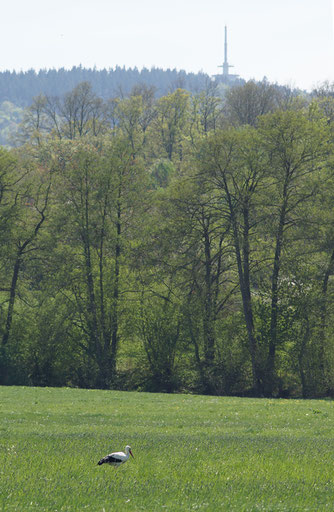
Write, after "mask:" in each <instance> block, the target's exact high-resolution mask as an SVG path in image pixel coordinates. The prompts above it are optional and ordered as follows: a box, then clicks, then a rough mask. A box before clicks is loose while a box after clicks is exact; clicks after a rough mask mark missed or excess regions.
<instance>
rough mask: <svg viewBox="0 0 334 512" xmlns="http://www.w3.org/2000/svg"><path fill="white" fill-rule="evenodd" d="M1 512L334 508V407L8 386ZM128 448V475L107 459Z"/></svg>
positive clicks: (0, 427)
mask: <svg viewBox="0 0 334 512" xmlns="http://www.w3.org/2000/svg"><path fill="white" fill-rule="evenodd" d="M0 403H1V416H0V477H1V479H0V485H1V488H0V491H1V498H0V508H1V510H3V511H19V512H21V511H26V510H27V511H34V510H35V511H58V512H59V511H66V512H70V511H84V510H88V511H99V512H102V511H103V510H104V511H105V512H108V511H114V510H118V511H123V510H124V511H141V510H145V511H164V510H167V511H178V512H182V511H193V510H208V511H238V512H243V511H266V512H267V511H283V510H285V511H289V512H291V511H299V510H305V511H306V510H308V511H321V510H329V511H332V510H334V487H333V469H334V467H333V462H334V429H333V426H334V423H333V421H334V403H333V402H331V401H325V400H320V401H316V400H305V401H299V400H291V401H288V400H266V399H263V400H259V399H241V398H224V397H219V398H217V397H208V396H206V397H204V396H190V395H161V394H148V393H125V392H114V391H91V390H90V391H87V390H77V389H51V388H22V387H21V388H19V387H10V388H9V387H2V388H0ZM126 444H130V445H131V447H132V450H133V453H134V456H135V459H131V460H129V461H128V462H127V463H126V464H125V465H123V466H121V467H120V468H113V467H109V466H107V465H103V466H97V462H98V460H99V459H100V458H101V457H102V456H104V455H106V454H107V453H109V452H111V451H114V450H123V449H124V447H125V445H126Z"/></svg>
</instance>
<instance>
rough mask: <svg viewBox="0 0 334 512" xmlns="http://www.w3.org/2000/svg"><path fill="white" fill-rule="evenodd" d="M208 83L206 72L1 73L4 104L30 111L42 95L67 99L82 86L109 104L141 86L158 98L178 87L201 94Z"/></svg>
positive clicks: (77, 69)
mask: <svg viewBox="0 0 334 512" xmlns="http://www.w3.org/2000/svg"><path fill="white" fill-rule="evenodd" d="M207 80H208V75H206V74H205V73H202V72H200V73H187V72H186V71H183V70H177V69H166V70H163V69H161V68H155V67H152V68H151V69H147V68H143V69H141V70H139V69H137V68H125V67H120V66H116V67H115V68H109V69H101V70H98V69H95V68H93V69H92V68H83V67H82V66H74V67H72V68H71V69H65V68H61V69H40V70H39V71H36V70H35V69H29V70H27V71H19V72H17V71H9V70H7V71H1V72H0V103H2V102H4V101H10V102H11V103H14V104H15V105H16V106H18V107H27V106H29V105H30V104H31V103H32V101H33V99H34V97H35V96H38V95H39V94H45V95H49V96H56V95H63V94H65V93H67V92H69V91H71V90H72V89H73V88H74V87H76V86H77V85H79V84H80V83H81V82H90V84H91V85H92V89H93V91H94V92H95V94H97V95H98V96H99V97H100V98H102V99H105V100H106V99H108V98H110V97H111V96H114V95H116V94H118V95H120V94H122V95H126V94H129V93H130V91H131V89H132V88H133V87H134V86H135V85H137V84H138V83H145V84H146V85H147V86H149V87H154V88H155V89H156V92H157V96H163V95H164V94H167V93H168V92H170V90H171V89H176V88H177V87H182V88H185V89H187V90H189V91H191V92H198V91H199V90H202V89H204V87H205V83H206V81H207Z"/></svg>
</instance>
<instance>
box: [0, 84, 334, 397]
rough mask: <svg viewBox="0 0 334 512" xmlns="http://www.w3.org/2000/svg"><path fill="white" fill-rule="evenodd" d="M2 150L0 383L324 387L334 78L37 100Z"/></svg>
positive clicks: (329, 324) (331, 292) (329, 382)
mask: <svg viewBox="0 0 334 512" xmlns="http://www.w3.org/2000/svg"><path fill="white" fill-rule="evenodd" d="M15 141H16V144H15V148H12V149H5V148H2V149H1V150H0V237H1V244H0V265H1V274H0V276H1V277H0V329H1V332H0V337H1V349H0V383H1V384H20V385H35V386H70V387H71V386H72V387H82V388H100V389H126V390H145V391H163V392H191V393H205V394H215V395H238V396H268V397H277V396H280V397H290V396H302V397H316V396H333V395H334V351H333V348H334V329H333V319H334V318H333V311H334V309H333V304H334V287H333V274H334V222H333V220H334V219H333V199H334V167H333V164H334V160H333V155H334V146H333V141H334V85H331V84H324V85H323V86H321V87H319V89H318V90H316V91H313V94H310V95H305V94H298V93H296V92H295V91H292V90H290V89H289V88H287V87H285V88H282V87H277V86H275V85H272V84H270V83H268V82H266V81H263V82H260V83H256V82H254V81H249V82H247V83H244V84H239V85H237V86H235V87H233V88H231V89H229V90H228V91H227V92H226V93H225V95H224V97H223V98H222V96H221V95H219V94H218V92H217V84H216V83H215V82H211V81H208V80H207V81H206V82H205V86H204V87H203V88H202V89H201V90H199V91H198V92H191V91H189V90H186V89H185V88H182V87H179V88H175V89H174V90H172V91H170V92H166V93H165V94H163V95H161V96H157V95H156V94H155V89H154V87H152V86H151V85H143V84H139V85H134V86H133V87H132V89H131V90H130V92H128V93H127V94H124V95H114V96H112V97H109V98H105V97H103V96H101V95H99V94H98V93H97V92H95V90H94V89H93V87H92V85H91V84H90V83H89V82H88V81H83V82H81V83H79V84H77V85H75V86H74V88H72V90H70V92H65V93H64V94H59V95H58V96H57V95H54V94H52V95H48V94H39V95H37V96H36V97H35V98H34V99H33V100H32V102H31V104H30V106H29V107H28V108H27V109H26V110H25V114H24V118H23V121H22V123H21V124H20V127H19V130H18V131H17V133H16V136H15Z"/></svg>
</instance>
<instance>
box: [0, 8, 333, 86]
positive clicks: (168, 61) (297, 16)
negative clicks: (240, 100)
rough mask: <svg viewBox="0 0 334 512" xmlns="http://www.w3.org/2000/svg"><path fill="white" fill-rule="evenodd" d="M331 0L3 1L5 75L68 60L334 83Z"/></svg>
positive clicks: (1, 61)
mask: <svg viewBox="0 0 334 512" xmlns="http://www.w3.org/2000/svg"><path fill="white" fill-rule="evenodd" d="M333 13H334V0H168V1H166V0H164V1H162V0H56V1H55V0H52V1H50V0H5V1H4V2H3V5H2V6H1V18H2V23H1V31H0V47H1V57H0V71H3V70H7V69H8V70H16V71H21V70H23V71H25V70H28V69H31V68H33V69H36V70H39V69H49V68H56V69H58V68H62V67H64V68H67V69H69V68H71V67H72V66H79V65H80V64H81V65H82V66H83V67H96V68H97V69H102V68H106V69H109V68H115V67H116V66H121V67H123V66H125V67H126V68H128V67H137V68H138V69H142V68H143V67H146V68H148V69H150V68H151V67H159V68H163V69H167V68H172V69H173V68H176V69H178V70H180V69H184V70H185V71H187V72H195V73H196V72H198V71H203V72H205V73H207V74H209V75H214V74H217V73H220V72H221V70H220V68H218V66H219V65H220V64H222V63H223V60H224V26H225V25H226V26H227V31H228V62H229V64H232V65H233V66H234V67H233V68H231V69H230V72H231V73H236V74H238V75H240V77H242V78H244V79H246V80H249V79H252V78H254V79H256V80H262V79H263V78H264V77H266V78H267V79H268V80H269V81H270V82H277V83H279V84H284V85H290V86H293V87H299V88H301V89H306V90H311V89H312V88H313V87H315V86H317V85H319V84H320V83H323V82H324V81H326V80H328V81H334V36H333V32H334V17H333Z"/></svg>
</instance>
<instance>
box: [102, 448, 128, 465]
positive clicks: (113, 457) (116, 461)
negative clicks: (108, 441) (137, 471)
mask: <svg viewBox="0 0 334 512" xmlns="http://www.w3.org/2000/svg"><path fill="white" fill-rule="evenodd" d="M130 455H131V457H133V454H132V451H131V447H130V446H126V447H125V453H124V452H114V453H109V455H106V456H105V457H103V458H102V459H101V460H99V462H98V465H99V466H101V464H110V465H111V466H120V465H121V464H123V463H124V462H126V461H127V460H128V458H129V456H130ZM133 458H134V457H133Z"/></svg>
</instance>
